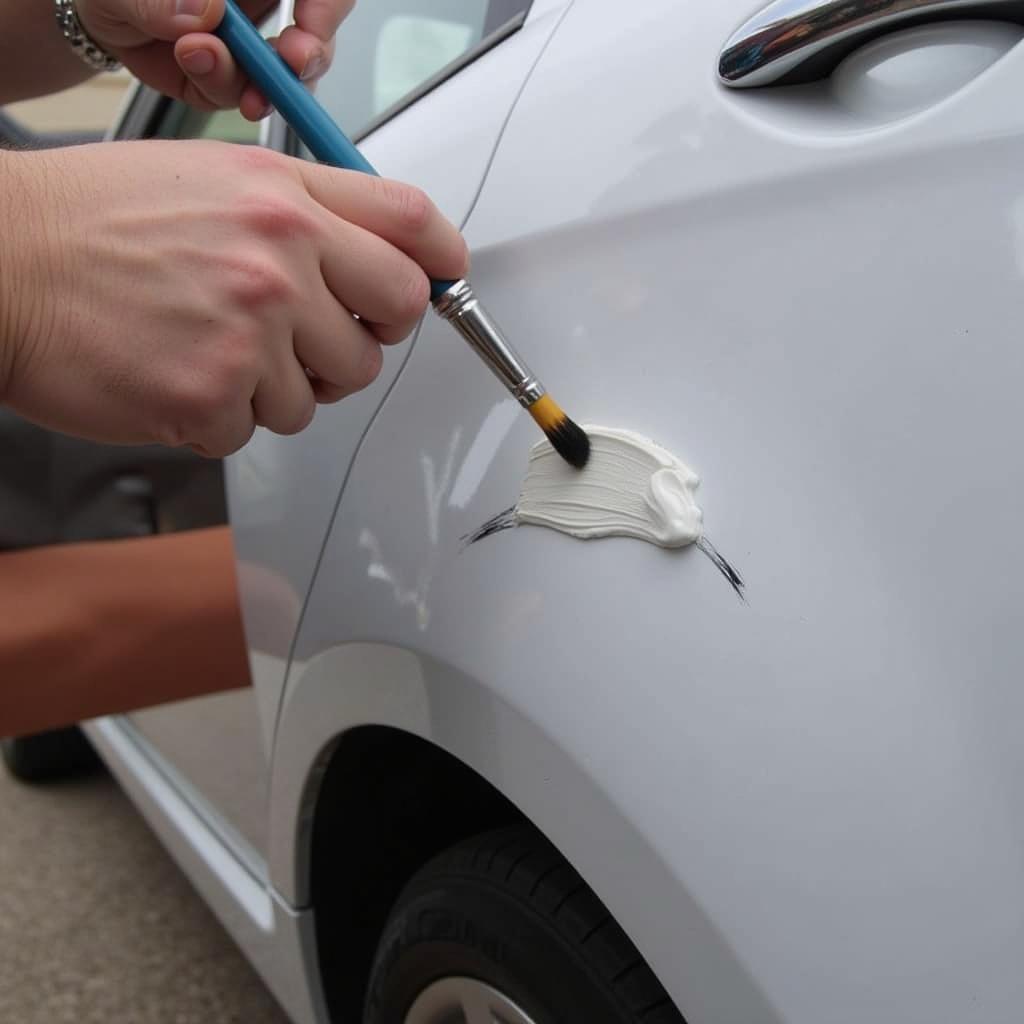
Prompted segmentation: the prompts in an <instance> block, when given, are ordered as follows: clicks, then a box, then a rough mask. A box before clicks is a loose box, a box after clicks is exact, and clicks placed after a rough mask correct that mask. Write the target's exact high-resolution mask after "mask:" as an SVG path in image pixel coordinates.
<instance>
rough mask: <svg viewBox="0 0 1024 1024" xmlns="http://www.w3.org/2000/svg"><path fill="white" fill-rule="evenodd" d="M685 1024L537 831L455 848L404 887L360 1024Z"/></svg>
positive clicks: (519, 830)
mask: <svg viewBox="0 0 1024 1024" xmlns="http://www.w3.org/2000/svg"><path fill="white" fill-rule="evenodd" d="M491 1020H501V1021H503V1022H504V1021H507V1022H508V1024H580V1022H582V1021H585V1022H586V1024H682V1022H683V1018H682V1016H681V1015H680V1013H679V1011H678V1010H677V1009H676V1008H675V1006H674V1004H673V1003H672V1001H671V999H670V998H669V996H668V994H667V993H666V992H665V989H664V988H663V987H662V986H661V983H660V982H659V981H658V979H657V978H656V977H655V976H654V973H653V972H652V971H651V969H650V968H649V967H648V966H647V963H646V961H645V960H644V959H643V957H642V956H641V955H640V954H639V952H638V951H637V949H636V947H635V946H634V945H633V943H632V942H631V941H630V940H629V939H628V938H627V936H626V934H625V932H623V930H622V929H621V928H620V927H619V925H618V924H617V923H616V922H615V920H614V918H612V916H611V915H610V914H609V913H608V911H607V910H606V909H605V907H604V905H603V904H602V903H601V901H600V900H599V899H598V898H597V896H596V895H595V894H594V892H593V891H592V890H591V889H590V888H589V887H588V886H587V885H586V883H585V882H584V881H583V879H582V878H580V876H579V874H578V873H577V872H576V871H575V870H574V869H573V868H572V867H571V865H570V864H569V863H568V862H567V861H566V860H565V859H564V858H563V857H562V856H561V855H560V854H559V853H558V851H557V850H555V849H554V847H552V846H551V844H550V843H548V842H547V841H546V840H545V839H544V838H543V837H542V836H540V835H539V834H538V833H537V832H536V831H534V830H533V829H531V828H529V827H525V826H516V827H512V828H505V829H499V830H497V831H494V832H489V833H486V834H484V835H481V836H477V837H475V838H473V839H470V840H468V841H465V842H462V843H460V844H458V845H457V846H454V847H452V848H451V849H450V850H448V851H446V852H445V853H442V854H441V855H440V856H438V857H436V858H435V859H434V860H432V861H431V862H430V863H428V864H427V865H426V866H425V867H424V868H423V869H421V870H420V871H419V872H418V873H417V874H416V875H415V876H414V877H413V878H412V879H411V880H410V881H409V883H408V884H407V885H406V887H405V888H404V889H403V891H402V893H401V895H400V896H399V898H398V901H397V902H396V904H395V906H394V908H393V909H392V911H391V915H390V917H389V919H388V922H387V924H386V926H385V928H384V931H383V934H382V937H381V940H380V943H379V945H378V949H377V955H376V958H375V960H374V965H373V968H372V971H371V974H370V980H369V985H368V991H367V1000H366V1013H365V1016H364V1022H365V1024H435V1022H439V1021H444V1022H445V1024H449V1022H450V1024H478V1022H479V1021H491Z"/></svg>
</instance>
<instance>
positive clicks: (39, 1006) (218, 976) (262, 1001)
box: [0, 766, 287, 1024]
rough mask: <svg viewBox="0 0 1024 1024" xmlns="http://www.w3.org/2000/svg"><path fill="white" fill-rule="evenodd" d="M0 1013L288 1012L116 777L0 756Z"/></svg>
mask: <svg viewBox="0 0 1024 1024" xmlns="http://www.w3.org/2000/svg"><path fill="white" fill-rule="evenodd" d="M0 1021H2V1022H4V1024H65V1022H67V1024H71V1022H75V1024H101V1022H102V1024H233V1022H238V1024H287V1021H286V1018H285V1016H284V1014H283V1013H282V1012H281V1010H280V1009H279V1008H278V1006H277V1004H276V1003H275V1002H274V1000H273V998H272V997H271V996H270V994H269V993H268V992H267V990H266V989H265V988H264V987H263V985H262V983H261V982H260V981H259V980H258V979H257V977H256V975H255V974H254V973H253V972H252V970H251V968H250V967H249V965H248V963H247V962H246V961H245V960H244V959H243V957H242V955H241V954H240V953H239V952H238V950H237V948H236V947H235V946H234V944H233V943H232V942H231V940H230V939H229V938H228V936H227V934H226V933H225V932H224V930H223V929H222V928H221V927H220V925H219V924H218V922H217V921H216V919H215V918H214V917H213V915H212V914H211V913H210V912H209V911H208V910H207V909H206V907H205V905H204V904H203V903H202V902H201V901H200V900H199V897H198V896H196V894H195V892H194V890H193V889H192V888H191V886H190V885H189V883H188V881H187V880H186V879H185V877H184V876H183V875H182V874H181V872H180V871H179V870H178V868H177V867H176V865H175V864H174V862H173V861H171V859H170V858H169V857H168V856H167V854H166V853H165V852H164V850H163V848H162V847H161V846H160V844H159V843H158V842H157V840H156V839H155V838H154V836H153V834H152V833H151V832H150V831H149V828H148V827H147V826H146V824H145V822H144V821H143V820H142V818H141V817H140V816H139V815H138V814H137V813H136V811H135V810H134V809H133V808H132V806H131V804H130V803H129V802H128V800H127V799H126V797H125V796H124V795H123V794H122V793H121V791H120V789H118V787H117V785H116V783H114V781H113V780H112V779H111V778H110V776H108V775H107V774H105V773H103V774H98V775H95V776H93V777H92V778H89V779H86V780H82V781H79V782H75V783H70V784H62V785H58V786H48V787H45V788H38V787H26V786H23V785H20V784H18V783H16V782H14V781H13V780H12V779H11V778H10V777H9V776H8V775H7V773H6V771H4V769H3V768H2V766H0Z"/></svg>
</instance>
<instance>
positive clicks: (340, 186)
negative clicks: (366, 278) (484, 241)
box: [297, 161, 469, 281]
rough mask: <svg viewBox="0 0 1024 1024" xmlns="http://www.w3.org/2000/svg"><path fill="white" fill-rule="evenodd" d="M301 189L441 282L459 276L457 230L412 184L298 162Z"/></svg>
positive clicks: (463, 250) (461, 258) (464, 253)
mask: <svg viewBox="0 0 1024 1024" xmlns="http://www.w3.org/2000/svg"><path fill="white" fill-rule="evenodd" d="M297 163H298V167H299V173H300V174H301V176H302V180H303V182H304V184H305V186H306V191H307V192H309V194H310V196H312V198H313V199H315V200H316V202H317V203H319V204H320V205H321V206H323V207H325V208H326V209H327V210H329V211H330V212H331V213H333V214H335V215H336V216H338V217H341V218H342V219H343V220H347V221H348V222H349V223H351V224H358V225H359V227H361V228H365V229H366V230H367V231H371V232H373V234H375V235H378V236H379V237H380V238H383V239H384V240H385V241H386V242H390V243H391V244H392V245H393V246H394V247H395V248H396V249H401V250H402V252H404V253H405V254H406V255H407V256H409V257H410V258H411V259H412V260H413V261H414V262H415V263H417V264H418V265H419V266H420V267H421V268H422V269H423V271H424V272H425V273H426V274H427V275H428V276H429V277H432V278H435V279H437V280H442V281H449V280H457V279H458V278H460V277H463V276H465V274H466V271H467V270H468V267H469V250H468V249H467V247H466V242H465V240H464V239H463V237H462V235H461V234H460V233H459V229H458V228H457V227H455V225H454V224H452V222H451V221H450V220H448V218H447V217H445V216H444V214H442V213H441V211H440V210H438V208H437V207H436V206H435V205H434V204H433V202H431V200H430V198H429V197H428V196H427V195H426V194H425V193H424V192H423V191H422V190H421V189H418V188H416V187H414V186H413V185H406V184H404V183H402V182H400V181H392V180H390V179H389V178H377V177H374V176H373V175H372V174H363V173H362V172H360V171H343V170H339V169H338V168H337V167H328V166H326V165H324V164H314V163H307V162H306V161H298V162H297Z"/></svg>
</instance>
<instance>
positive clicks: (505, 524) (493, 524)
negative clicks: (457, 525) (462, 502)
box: [460, 505, 519, 549]
mask: <svg viewBox="0 0 1024 1024" xmlns="http://www.w3.org/2000/svg"><path fill="white" fill-rule="evenodd" d="M518 523H519V516H518V515H517V514H516V507H515V505H513V506H512V507H511V508H507V509H505V511H504V512H499V513H498V514H497V515H496V516H491V518H490V519H488V520H487V522H486V523H484V525H483V526H481V527H480V529H478V530H474V531H473V532H472V533H467V534H466V535H465V536H463V537H461V538H460V540H461V541H462V543H463V549H465V548H468V547H469V545H470V544H475V543H476V542H477V541H478V540H483V539H484V537H490V536H491V534H492V533H499V532H500V531H501V530H511V529H512V527H513V526H516V525H518Z"/></svg>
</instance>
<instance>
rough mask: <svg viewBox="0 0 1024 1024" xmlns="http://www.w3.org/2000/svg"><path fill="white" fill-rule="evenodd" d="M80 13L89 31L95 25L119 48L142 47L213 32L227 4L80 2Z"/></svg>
mask: <svg viewBox="0 0 1024 1024" xmlns="http://www.w3.org/2000/svg"><path fill="white" fill-rule="evenodd" d="M83 8H84V10H83ZM78 9H79V18H82V19H83V22H84V23H85V24H86V29H87V30H88V29H89V27H90V24H94V25H95V27H96V29H97V30H98V35H99V36H100V37H103V38H105V40H106V41H109V42H110V43H113V44H114V45H115V46H139V45H141V44H144V43H146V42H150V41H152V40H154V39H161V40H165V41H167V42H173V41H174V40H176V39H179V38H180V37H181V36H184V35H188V34H189V33H190V32H212V31H213V30H214V29H215V28H216V27H217V26H218V25H219V24H220V21H221V18H223V17H224V0H84V2H82V0H79V4H78ZM84 19H88V21H85V20H84ZM94 38H96V37H95V36H94ZM99 41H100V39H99V38H97V42H99Z"/></svg>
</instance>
